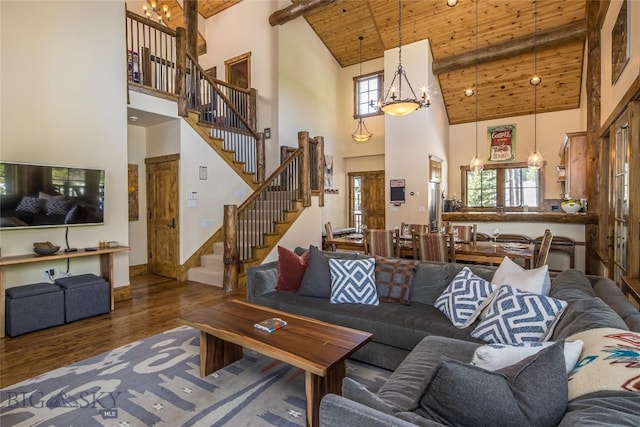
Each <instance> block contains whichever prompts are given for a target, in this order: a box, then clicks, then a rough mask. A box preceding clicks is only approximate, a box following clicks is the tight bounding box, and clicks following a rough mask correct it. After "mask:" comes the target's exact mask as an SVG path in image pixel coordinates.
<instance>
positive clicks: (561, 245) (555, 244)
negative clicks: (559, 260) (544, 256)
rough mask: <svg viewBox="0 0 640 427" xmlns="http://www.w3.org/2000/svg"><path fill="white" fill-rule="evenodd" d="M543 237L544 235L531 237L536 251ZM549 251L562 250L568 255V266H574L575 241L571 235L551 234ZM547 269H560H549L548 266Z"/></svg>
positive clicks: (538, 250) (538, 249)
mask: <svg viewBox="0 0 640 427" xmlns="http://www.w3.org/2000/svg"><path fill="white" fill-rule="evenodd" d="M543 238H544V236H539V237H536V238H535V239H533V243H534V244H535V245H536V253H538V252H540V247H541V246H542V239H543ZM551 252H562V253H565V254H567V255H569V268H575V267H576V241H575V240H573V239H572V238H571V237H566V236H553V241H552V242H551V246H550V247H549V253H551ZM549 271H562V270H551V268H549Z"/></svg>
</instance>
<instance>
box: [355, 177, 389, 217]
mask: <svg viewBox="0 0 640 427" xmlns="http://www.w3.org/2000/svg"><path fill="white" fill-rule="evenodd" d="M361 175H362V189H361V191H362V217H363V221H362V223H363V224H365V225H366V226H367V227H368V228H373V229H384V228H386V226H385V208H386V204H385V196H384V171H374V172H362V173H361Z"/></svg>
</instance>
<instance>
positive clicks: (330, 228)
mask: <svg viewBox="0 0 640 427" xmlns="http://www.w3.org/2000/svg"><path fill="white" fill-rule="evenodd" d="M324 231H325V232H326V233H325V234H326V238H327V239H333V226H332V225H331V221H329V222H327V223H326V224H325V225H324ZM328 249H329V250H330V251H331V252H335V251H336V245H328Z"/></svg>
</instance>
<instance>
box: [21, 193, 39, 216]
mask: <svg viewBox="0 0 640 427" xmlns="http://www.w3.org/2000/svg"><path fill="white" fill-rule="evenodd" d="M43 202H44V200H41V199H39V198H38V197H29V196H25V197H23V198H22V200H20V203H19V204H18V207H16V211H18V212H27V213H32V214H36V213H38V211H39V210H40V208H42V205H43Z"/></svg>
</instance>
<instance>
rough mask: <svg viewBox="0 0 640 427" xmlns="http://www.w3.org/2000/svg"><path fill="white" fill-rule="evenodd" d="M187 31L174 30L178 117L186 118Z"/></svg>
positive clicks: (182, 29)
mask: <svg viewBox="0 0 640 427" xmlns="http://www.w3.org/2000/svg"><path fill="white" fill-rule="evenodd" d="M186 76H187V30H185V29H184V28H182V27H178V28H176V82H175V88H176V89H175V90H176V95H178V115H179V116H182V117H187V115H188V105H187V79H186Z"/></svg>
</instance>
